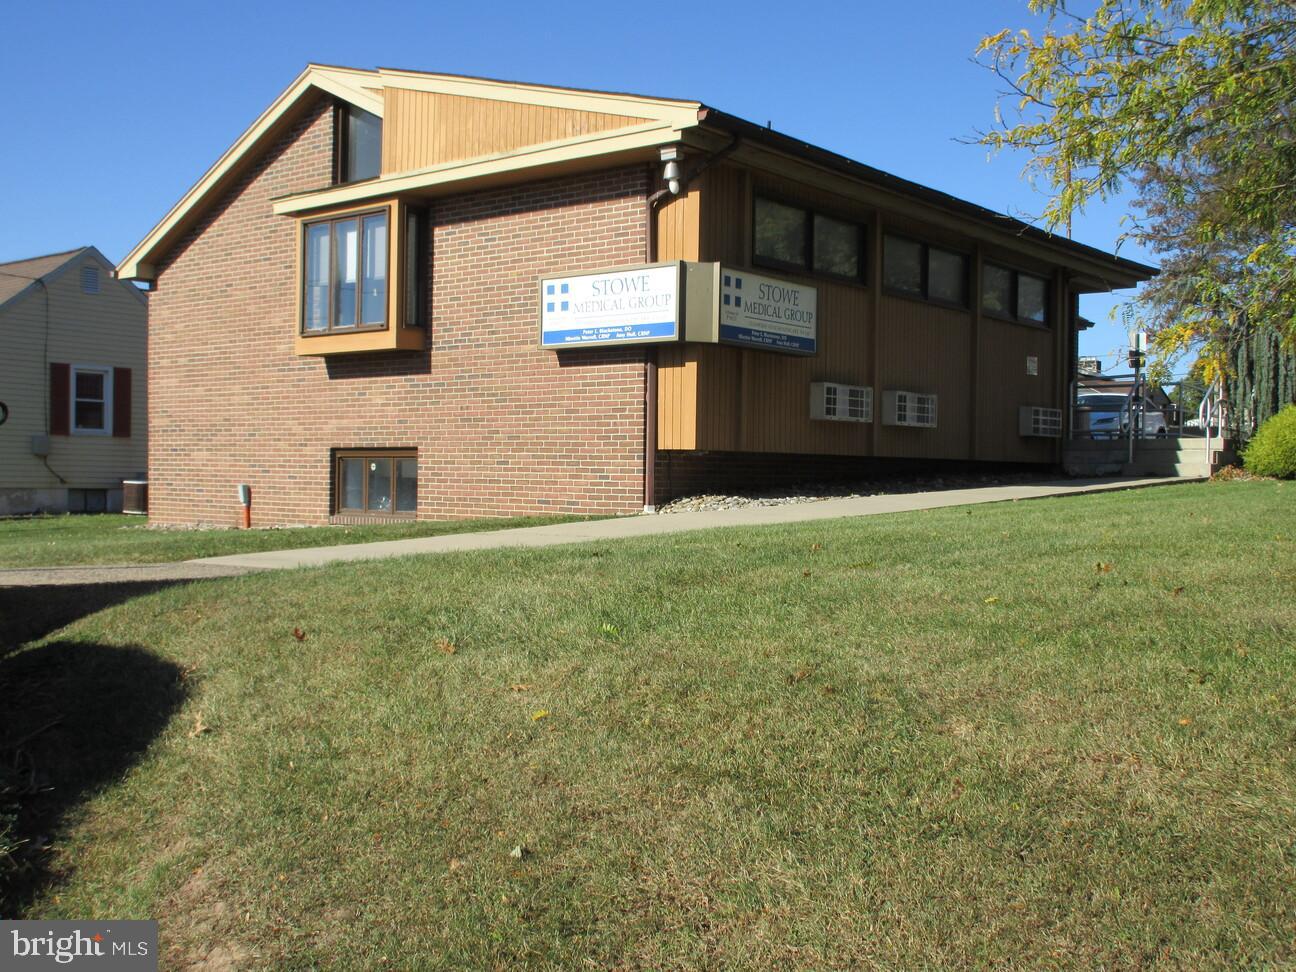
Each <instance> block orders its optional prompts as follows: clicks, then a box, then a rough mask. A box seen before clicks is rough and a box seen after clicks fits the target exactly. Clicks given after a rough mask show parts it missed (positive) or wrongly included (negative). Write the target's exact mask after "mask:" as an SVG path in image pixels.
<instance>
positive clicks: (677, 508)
mask: <svg viewBox="0 0 1296 972" xmlns="http://www.w3.org/2000/svg"><path fill="white" fill-rule="evenodd" d="M1055 478H1056V476H1049V475H1046V474H1044V473H1012V474H1007V475H1002V476H993V475H989V474H969V475H960V474H950V475H941V476H910V477H905V478H896V479H877V480H856V481H853V482H844V483H842V482H837V483H805V484H798V485H796V486H791V487H788V488H786V489H782V490H760V491H752V492H746V493H734V494H724V493H704V494H702V495H699V496H682V497H680V498H679V499H674V500H671V501H670V502H669V503H665V504H663V505H661V506H659V507H657V512H658V513H659V514H661V513H695V512H699V511H713V510H739V509H744V508H746V507H751V506H788V505H790V504H792V503H818V502H819V501H821V500H826V499H842V498H852V497H860V496H890V495H894V494H898V493H929V492H933V491H938V490H945V489H978V488H981V487H988V486H1016V485H1021V484H1023V483H1035V482H1042V481H1044V480H1048V479H1055Z"/></svg>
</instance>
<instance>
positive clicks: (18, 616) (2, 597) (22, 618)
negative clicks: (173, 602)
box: [0, 581, 191, 657]
mask: <svg viewBox="0 0 1296 972" xmlns="http://www.w3.org/2000/svg"><path fill="white" fill-rule="evenodd" d="M186 583H191V582H190V581H121V582H119V583H109V584H44V585H39V586H35V587H0V657H3V656H4V655H6V654H8V653H9V652H11V651H16V650H17V649H18V648H20V647H21V646H22V645H24V644H26V643H27V642H29V641H37V640H39V639H41V638H44V637H45V636H46V635H48V634H50V633H51V632H54V631H57V630H58V629H59V628H62V627H65V626H67V625H69V624H71V623H72V622H73V621H79V620H80V619H81V618H84V617H88V616H89V615H91V614H94V613H96V612H98V611H102V610H104V608H110V607H112V606H113V605H115V604H121V603H122V602H123V601H129V600H131V599H132V598H135V597H142V596H143V595H145V594H151V593H152V592H153V591H160V590H162V589H163V588H164V587H172V586H174V585H175V584H186Z"/></svg>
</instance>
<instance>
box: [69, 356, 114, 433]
mask: <svg viewBox="0 0 1296 972" xmlns="http://www.w3.org/2000/svg"><path fill="white" fill-rule="evenodd" d="M72 431H73V433H74V434H76V435H111V434H112V369H111V368H101V367H98V366H96V365H73V366H72Z"/></svg>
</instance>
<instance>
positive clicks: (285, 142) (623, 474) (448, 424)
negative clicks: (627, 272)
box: [149, 102, 647, 526]
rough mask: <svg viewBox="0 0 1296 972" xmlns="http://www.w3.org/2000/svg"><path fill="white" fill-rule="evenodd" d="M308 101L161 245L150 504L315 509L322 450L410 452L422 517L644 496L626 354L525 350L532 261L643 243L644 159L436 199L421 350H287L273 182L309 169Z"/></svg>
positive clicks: (321, 180) (322, 176) (286, 299)
mask: <svg viewBox="0 0 1296 972" xmlns="http://www.w3.org/2000/svg"><path fill="white" fill-rule="evenodd" d="M331 152H332V113H331V111H330V110H329V106H328V104H327V103H326V102H321V103H320V105H319V106H318V108H317V109H316V110H314V111H312V112H311V113H310V114H309V115H308V117H306V118H305V119H303V120H302V121H301V122H299V123H298V124H297V125H296V126H295V127H294V128H293V129H292V130H291V131H290V132H288V133H287V134H285V136H284V137H283V138H282V139H281V140H280V141H279V142H278V144H277V145H276V146H274V147H273V148H272V149H271V150H270V151H268V152H267V153H266V155H265V156H264V157H263V158H262V159H261V160H260V161H259V163H258V164H257V165H256V167H255V168H254V169H253V170H251V171H250V172H249V173H248V174H247V175H245V176H244V177H243V178H242V180H241V181H240V182H239V183H238V185H236V186H234V187H233V188H232V189H231V190H230V192H229V193H228V194H227V195H226V197H225V198H224V199H223V200H222V201H221V202H220V204H219V205H217V206H215V207H214V208H213V210H212V212H210V213H209V214H207V216H206V218H205V219H204V220H203V221H202V223H201V224H199V225H198V226H197V227H196V228H195V229H194V230H193V231H192V232H191V233H189V234H188V236H187V237H186V238H185V239H184V240H183V241H182V242H181V243H180V244H178V245H177V247H176V248H175V250H174V251H173V252H172V253H171V254H170V255H169V257H168V260H167V262H166V263H165V265H164V266H163V267H162V268H161V270H160V273H159V276H158V280H157V288H156V290H155V292H154V294H153V296H152V299H151V301H150V312H149V318H150V321H149V367H150V395H149V424H150V440H149V480H150V518H151V519H152V520H153V521H154V522H157V523H163V524H180V523H217V524H233V523H235V522H237V520H238V517H239V507H238V500H237V494H236V486H237V484H239V483H249V484H251V486H252V490H253V524H254V525H256V526H265V525H271V524H278V523H322V522H327V520H328V517H329V513H330V510H331V505H332V504H331V499H332V494H331V485H332V484H331V479H332V463H331V454H332V450H333V449H337V448H362V447H372V448H409V447H412V448H416V449H418V456H419V502H418V515H419V516H420V517H426V518H456V517H468V516H497V515H498V516H505V515H516V514H527V513H546V512H554V513H556V512H573V513H574V512H579V513H624V512H633V511H637V510H639V509H641V508H642V504H643V499H642V488H643V486H642V484H643V478H642V477H643V422H644V405H643V393H644V356H643V352H642V351H641V350H636V349H609V350H583V351H563V352H558V353H554V352H552V351H540V350H538V349H537V348H536V346H535V345H536V328H537V323H536V297H535V284H536V280H537V278H538V277H539V276H541V275H547V274H555V273H559V272H567V271H573V270H581V269H597V268H599V267H604V266H614V265H618V264H628V263H638V262H641V261H642V259H643V252H644V242H645V241H644V230H643V200H644V196H645V194H646V191H647V172H646V170H645V169H641V168H637V167H636V168H632V169H623V170H616V171H609V172H603V173H597V174H592V175H584V176H573V177H570V178H566V179H562V180H556V181H552V182H547V183H536V184H532V185H529V186H526V187H520V188H515V189H505V190H497V191H491V192H483V193H477V194H473V195H469V196H464V197H456V198H451V199H446V200H439V201H437V202H436V203H435V204H434V205H433V206H432V208H431V225H432V243H431V251H432V258H431V259H432V272H431V274H430V288H431V292H430V308H431V318H432V326H431V332H430V334H431V340H430V348H429V350H427V351H423V352H382V353H368V354H356V355H350V356H342V357H333V358H327V359H323V358H308V357H297V356H296V355H295V354H294V353H293V339H294V336H295V334H296V332H297V327H298V323H297V319H296V315H297V305H296V294H295V288H296V267H297V261H298V259H299V244H298V238H297V229H296V227H297V223H296V221H295V220H293V219H291V218H288V217H283V216H275V215H273V213H272V212H271V200H272V199H274V198H275V197H278V196H283V195H288V194H292V193H297V192H302V191H304V190H308V189H314V188H319V187H322V186H325V185H327V184H328V182H329V173H330V168H331Z"/></svg>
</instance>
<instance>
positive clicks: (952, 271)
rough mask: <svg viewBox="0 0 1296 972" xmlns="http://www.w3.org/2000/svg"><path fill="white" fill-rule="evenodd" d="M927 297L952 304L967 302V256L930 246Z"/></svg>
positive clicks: (928, 252) (928, 251)
mask: <svg viewBox="0 0 1296 972" xmlns="http://www.w3.org/2000/svg"><path fill="white" fill-rule="evenodd" d="M927 297H928V298H929V299H931V300H943V301H945V302H946V303H950V304H967V257H965V256H964V255H963V254H961V253H951V252H949V250H938V249H936V248H935V247H934V246H933V247H929V248H928V250H927Z"/></svg>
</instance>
